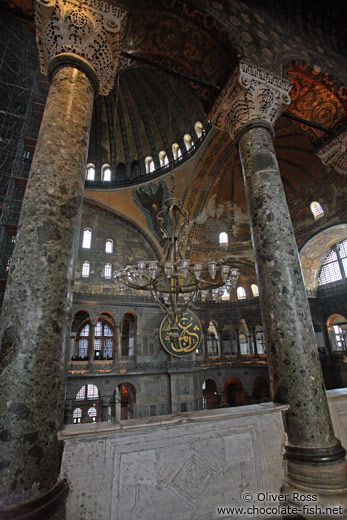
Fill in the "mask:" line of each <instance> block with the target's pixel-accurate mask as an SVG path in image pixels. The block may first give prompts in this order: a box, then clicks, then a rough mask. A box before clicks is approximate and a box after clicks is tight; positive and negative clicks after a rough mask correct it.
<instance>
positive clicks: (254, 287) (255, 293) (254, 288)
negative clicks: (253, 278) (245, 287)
mask: <svg viewBox="0 0 347 520" xmlns="http://www.w3.org/2000/svg"><path fill="white" fill-rule="evenodd" d="M251 291H252V294H253V298H256V297H257V296H259V289H258V286H257V285H256V284H255V283H252V285H251Z"/></svg>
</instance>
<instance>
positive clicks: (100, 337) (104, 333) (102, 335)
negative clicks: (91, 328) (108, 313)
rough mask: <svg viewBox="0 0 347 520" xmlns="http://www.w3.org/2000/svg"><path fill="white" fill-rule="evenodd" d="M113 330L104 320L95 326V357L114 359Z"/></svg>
mask: <svg viewBox="0 0 347 520" xmlns="http://www.w3.org/2000/svg"><path fill="white" fill-rule="evenodd" d="M112 347H113V330H112V328H111V327H110V325H109V324H108V323H106V322H105V321H104V320H99V321H98V322H97V324H96V326H95V339H94V359H112Z"/></svg>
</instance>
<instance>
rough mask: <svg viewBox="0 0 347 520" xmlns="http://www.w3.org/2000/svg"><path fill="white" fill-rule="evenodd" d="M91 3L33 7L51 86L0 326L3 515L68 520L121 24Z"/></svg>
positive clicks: (58, 1) (49, 0)
mask: <svg viewBox="0 0 347 520" xmlns="http://www.w3.org/2000/svg"><path fill="white" fill-rule="evenodd" d="M93 4H94V3H93V2H91V7H90V8H89V4H88V1H86V2H83V8H82V7H80V4H79V3H77V2H74V1H71V2H69V1H64V2H63V1H62V0H54V1H53V0H42V1H39V0H38V1H37V2H35V6H36V29H37V43H38V48H39V53H40V65H41V69H42V71H43V72H44V73H47V72H48V74H49V77H50V80H51V86H50V90H49V93H48V97H47V103H46V108H45V112H44V115H43V119H42V123H41V129H40V133H39V136H38V140H37V144H36V149H35V154H34V157H33V161H32V166H31V171H30V175H29V180H28V185H27V189H26V193H25V197H24V200H23V205H22V211H21V216H20V220H19V226H18V234H17V239H16V245H15V249H14V252H13V257H12V263H11V271H10V273H9V278H8V282H7V287H6V293H5V297H4V303H3V310H2V315H1V323H0V345H1V350H0V356H1V363H0V364H1V372H0V395H1V399H0V517H1V518H22V515H24V514H25V517H26V518H39V514H40V518H41V517H42V518H45V519H49V518H51V517H52V518H53V517H54V518H58V516H57V515H58V512H59V518H63V517H64V511H63V510H64V505H63V502H64V500H63V499H64V498H65V496H66V493H67V485H66V484H65V483H63V482H58V475H59V469H60V455H61V447H60V445H59V442H58V439H57V431H58V429H59V428H60V426H61V425H62V422H63V415H64V394H65V381H66V364H67V360H68V355H69V349H70V342H69V322H70V319H71V316H70V314H71V303H72V290H73V282H74V272H75V264H76V258H77V250H78V241H79V229H80V220H81V212H82V202H83V190H84V178H85V168H86V155H87V149H88V141H89V131H90V123H91V117H92V109H93V101H94V95H95V94H97V93H98V92H99V93H104V94H105V93H107V91H108V89H109V88H110V87H111V85H112V79H113V75H112V72H114V70H115V68H114V67H115V64H114V66H112V63H113V61H114V59H113V58H115V57H116V56H118V54H119V34H120V31H121V26H122V27H123V25H124V24H122V23H121V21H120V17H119V15H118V14H119V13H118V12H117V13H116V12H115V10H114V9H113V8H107V6H106V4H102V3H100V6H99V9H98V11H96V9H95V8H94V7H93ZM103 5H104V8H107V12H106V13H103V12H102V8H103V7H102V6H103ZM104 15H105V16H104ZM116 27H118V29H116ZM110 34H111V36H109V35H110ZM87 41H88V50H87V49H85V48H84V46H85V44H86V42H87ZM112 41H114V42H115V44H114V45H113V46H112ZM79 44H80V45H81V48H78V45H79ZM98 46H101V47H102V49H103V52H106V53H108V57H109V60H108V61H107V65H106V68H107V70H104V69H103V66H104V65H102V63H101V62H102V60H100V63H101V64H99V56H98V54H97V53H96V52H95V51H98ZM66 48H69V50H70V52H65V50H66ZM100 52H101V51H100ZM79 53H80V54H83V55H84V57H83V58H82V57H81V56H79ZM88 53H90V61H88V57H89V54H88ZM111 75H112V78H111ZM23 518H24V516H23Z"/></svg>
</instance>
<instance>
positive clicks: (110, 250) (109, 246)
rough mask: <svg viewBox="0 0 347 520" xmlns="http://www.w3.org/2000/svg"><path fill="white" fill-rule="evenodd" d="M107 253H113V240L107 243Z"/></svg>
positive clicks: (108, 240) (109, 239)
mask: <svg viewBox="0 0 347 520" xmlns="http://www.w3.org/2000/svg"><path fill="white" fill-rule="evenodd" d="M105 253H113V240H112V239H111V238H108V239H107V240H106V242H105Z"/></svg>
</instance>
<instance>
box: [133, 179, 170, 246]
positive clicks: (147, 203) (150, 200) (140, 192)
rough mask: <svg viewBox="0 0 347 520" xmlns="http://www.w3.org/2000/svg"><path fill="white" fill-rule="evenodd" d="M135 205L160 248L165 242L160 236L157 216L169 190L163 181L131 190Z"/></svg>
mask: <svg viewBox="0 0 347 520" xmlns="http://www.w3.org/2000/svg"><path fill="white" fill-rule="evenodd" d="M132 193H133V198H134V202H135V204H136V205H137V206H138V207H139V208H140V209H141V210H142V211H143V213H144V214H145V216H146V220H147V225H148V227H149V229H150V231H151V232H152V233H153V235H154V236H155V238H156V239H157V240H158V242H159V244H160V245H161V246H163V245H164V243H165V241H164V239H163V236H162V231H161V229H160V226H159V223H158V220H157V215H158V213H159V211H161V209H162V206H163V204H164V202H165V200H166V199H167V198H168V196H169V190H168V188H167V186H166V184H165V182H164V181H160V182H159V183H158V184H154V183H152V182H151V183H149V184H146V185H145V186H141V187H140V188H134V189H133V190H132Z"/></svg>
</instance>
